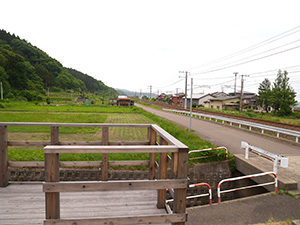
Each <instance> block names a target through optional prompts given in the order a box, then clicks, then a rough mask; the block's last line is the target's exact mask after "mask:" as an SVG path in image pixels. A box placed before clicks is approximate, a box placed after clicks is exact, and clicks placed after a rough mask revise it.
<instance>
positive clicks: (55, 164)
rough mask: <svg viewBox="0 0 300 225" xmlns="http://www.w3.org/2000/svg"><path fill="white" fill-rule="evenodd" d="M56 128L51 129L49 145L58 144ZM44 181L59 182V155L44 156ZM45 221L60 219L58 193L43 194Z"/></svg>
mask: <svg viewBox="0 0 300 225" xmlns="http://www.w3.org/2000/svg"><path fill="white" fill-rule="evenodd" d="M58 129H59V128H58V127H51V145H58V144H59V132H58ZM45 181H46V182H58V181H59V154H58V153H53V154H45ZM45 197H46V219H60V200H59V192H49V193H45Z"/></svg>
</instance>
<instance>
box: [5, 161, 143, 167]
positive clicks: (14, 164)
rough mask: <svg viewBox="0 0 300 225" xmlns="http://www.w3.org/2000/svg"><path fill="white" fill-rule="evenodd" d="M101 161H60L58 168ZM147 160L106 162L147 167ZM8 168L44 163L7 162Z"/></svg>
mask: <svg viewBox="0 0 300 225" xmlns="http://www.w3.org/2000/svg"><path fill="white" fill-rule="evenodd" d="M101 163H102V162H101V161H60V162H59V166H60V167H100V166H101ZM148 164H149V161H147V160H135V161H108V166H148ZM8 166H10V167H44V166H45V162H44V161H8Z"/></svg>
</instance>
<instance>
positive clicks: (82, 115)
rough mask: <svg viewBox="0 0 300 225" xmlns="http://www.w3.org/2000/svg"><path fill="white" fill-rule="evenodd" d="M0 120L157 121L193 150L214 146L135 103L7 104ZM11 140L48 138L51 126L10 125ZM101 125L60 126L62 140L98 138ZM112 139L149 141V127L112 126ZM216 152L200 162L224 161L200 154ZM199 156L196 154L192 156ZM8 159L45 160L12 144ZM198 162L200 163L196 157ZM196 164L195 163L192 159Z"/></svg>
mask: <svg viewBox="0 0 300 225" xmlns="http://www.w3.org/2000/svg"><path fill="white" fill-rule="evenodd" d="M0 122H57V123H124V124H158V125H159V126H161V127H162V128H163V129H165V130H166V131H167V132H169V133H170V134H171V135H173V136H174V137H176V138H177V139H178V140H180V141H181V142H183V143H184V144H186V145H187V146H188V147H189V148H190V149H191V150H193V149H204V148H210V147H214V146H213V145H212V144H211V143H209V142H207V141H205V140H202V139H201V138H199V137H198V136H197V135H195V134H194V133H193V132H189V131H187V130H185V129H183V128H181V127H179V126H177V125H176V124H174V123H171V122H169V121H166V120H164V119H161V118H159V117H157V116H155V115H152V114H150V113H148V112H145V111H143V110H142V109H140V108H137V107H135V106H133V107H116V106H86V105H79V106H71V105H58V106H49V105H39V104H34V103H28V102H26V104H25V103H23V102H17V103H6V104H5V107H4V108H1V109H0ZM8 132H9V134H8V137H9V140H10V141H12V140H15V141H25V140H26V141H48V140H49V139H50V128H48V127H17V126H9V127H8ZM101 137H102V131H101V128H100V129H99V128H76V127H61V128H59V138H60V141H99V140H101ZM109 140H110V141H147V129H146V128H110V130H109ZM211 154H217V155H219V156H218V157H214V158H208V159H202V160H201V161H204V162H206V161H212V160H223V159H224V155H223V154H224V151H214V152H205V153H202V154H201V155H211ZM195 156H200V154H199V153H195V154H194V155H193V157H195ZM8 157H9V160H13V161H43V160H44V154H43V150H42V148H41V147H15V146H14V147H9V153H8ZM148 157H149V154H109V160H147V159H148ZM60 160H62V161H93V160H101V154H61V155H60ZM195 162H199V160H196V161H195ZM191 163H193V162H191Z"/></svg>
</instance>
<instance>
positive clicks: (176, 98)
mask: <svg viewBox="0 0 300 225" xmlns="http://www.w3.org/2000/svg"><path fill="white" fill-rule="evenodd" d="M184 96H185V94H184V93H179V94H175V95H173V96H172V103H173V105H178V106H182V105H183V98H184Z"/></svg>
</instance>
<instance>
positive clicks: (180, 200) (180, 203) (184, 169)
mask: <svg viewBox="0 0 300 225" xmlns="http://www.w3.org/2000/svg"><path fill="white" fill-rule="evenodd" d="M188 150H189V149H188V148H184V149H178V153H175V154H178V157H175V158H177V162H175V163H174V164H176V166H174V168H175V167H177V168H175V171H177V174H176V173H175V175H176V178H177V179H187V173H188ZM186 191H187V188H181V189H175V190H174V208H173V212H174V213H185V211H186ZM184 224H185V222H179V223H173V224H172V225H184Z"/></svg>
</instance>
